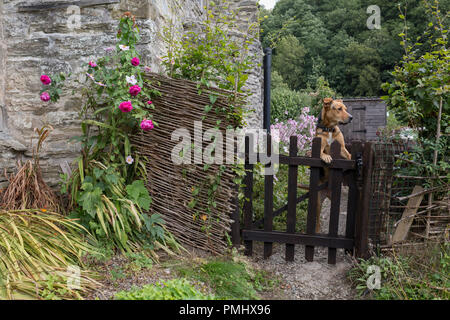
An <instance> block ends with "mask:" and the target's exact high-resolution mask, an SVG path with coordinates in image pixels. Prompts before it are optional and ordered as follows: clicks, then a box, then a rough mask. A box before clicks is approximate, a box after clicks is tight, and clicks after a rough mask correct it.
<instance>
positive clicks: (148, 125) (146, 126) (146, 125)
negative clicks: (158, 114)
mask: <svg viewBox="0 0 450 320" xmlns="http://www.w3.org/2000/svg"><path fill="white" fill-rule="evenodd" d="M141 129H142V130H144V131H150V130H152V129H153V121H152V120H147V119H144V120H142V122H141Z"/></svg>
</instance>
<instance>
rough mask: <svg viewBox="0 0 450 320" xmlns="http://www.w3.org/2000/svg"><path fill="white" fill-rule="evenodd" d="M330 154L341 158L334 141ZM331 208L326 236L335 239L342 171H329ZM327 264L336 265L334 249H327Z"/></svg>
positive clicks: (336, 142) (337, 225)
mask: <svg viewBox="0 0 450 320" xmlns="http://www.w3.org/2000/svg"><path fill="white" fill-rule="evenodd" d="M330 154H331V157H332V158H333V159H338V158H340V157H341V155H340V154H341V144H340V143H339V142H338V141H334V142H333V143H332V144H331V148H330ZM329 179H330V182H329V185H330V189H331V208H330V224H329V229H328V236H330V237H337V235H338V230H339V214H340V204H341V187H342V179H343V174H342V169H330V178H329ZM328 263H329V264H336V248H333V247H329V248H328Z"/></svg>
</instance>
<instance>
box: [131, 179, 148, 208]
mask: <svg viewBox="0 0 450 320" xmlns="http://www.w3.org/2000/svg"><path fill="white" fill-rule="evenodd" d="M126 189H127V194H128V196H129V198H130V200H132V201H133V202H134V203H136V204H137V205H138V206H140V207H141V208H142V209H144V210H149V209H150V204H151V202H152V198H151V197H150V195H149V193H148V190H147V188H146V187H145V185H144V181H142V180H136V181H134V182H133V183H132V184H130V185H128V186H126Z"/></svg>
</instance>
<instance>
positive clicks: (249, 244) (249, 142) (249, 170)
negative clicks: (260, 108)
mask: <svg viewBox="0 0 450 320" xmlns="http://www.w3.org/2000/svg"><path fill="white" fill-rule="evenodd" d="M253 144H254V139H253V136H251V137H249V136H246V137H245V154H246V156H245V172H246V174H245V178H244V184H245V191H244V197H245V199H244V207H243V209H242V210H243V212H244V229H246V230H252V225H253V164H250V163H249V158H250V150H251V152H253V150H254V149H253ZM244 246H245V255H247V256H251V255H252V254H253V241H252V240H244Z"/></svg>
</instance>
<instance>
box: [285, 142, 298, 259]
mask: <svg viewBox="0 0 450 320" xmlns="http://www.w3.org/2000/svg"><path fill="white" fill-rule="evenodd" d="M297 140H298V138H297V136H292V137H290V141H289V156H290V157H295V156H297V153H298V147H297ZM297 175H298V166H296V165H289V176H288V210H287V219H286V224H287V225H286V231H287V232H288V233H295V224H296V215H297ZM294 252H295V245H294V244H290V243H287V244H286V261H294Z"/></svg>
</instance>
